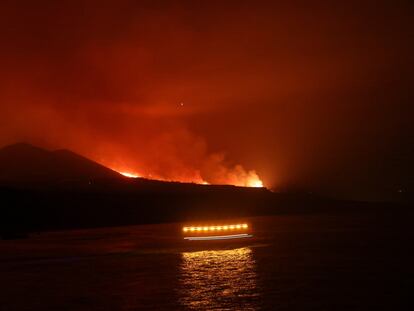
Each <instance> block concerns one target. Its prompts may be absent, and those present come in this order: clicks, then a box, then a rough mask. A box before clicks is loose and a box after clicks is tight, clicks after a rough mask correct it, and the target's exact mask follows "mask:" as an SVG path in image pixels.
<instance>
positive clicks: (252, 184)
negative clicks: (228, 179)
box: [247, 178, 263, 188]
mask: <svg viewBox="0 0 414 311" xmlns="http://www.w3.org/2000/svg"><path fill="white" fill-rule="evenodd" d="M247 187H253V188H263V182H262V181H261V180H260V179H255V178H253V179H251V180H249V181H248V182H247Z"/></svg>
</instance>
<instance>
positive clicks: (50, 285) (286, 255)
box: [0, 213, 413, 311]
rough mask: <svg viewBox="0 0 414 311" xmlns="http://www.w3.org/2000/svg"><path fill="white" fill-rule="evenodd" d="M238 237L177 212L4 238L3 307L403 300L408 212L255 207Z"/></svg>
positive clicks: (384, 303) (388, 305)
mask: <svg viewBox="0 0 414 311" xmlns="http://www.w3.org/2000/svg"><path fill="white" fill-rule="evenodd" d="M250 221H251V223H252V226H253V228H254V235H255V238H254V239H252V240H250V241H248V242H246V244H239V245H223V246H220V247H218V248H217V247H213V246H208V247H206V249H202V248H199V247H197V246H192V245H194V244H188V243H191V242H186V243H184V242H183V241H182V240H181V239H180V237H179V232H180V224H167V225H148V226H134V227H124V228H108V229H93V230H77V231H66V232H52V233H42V234H38V235H34V236H32V237H31V238H30V239H27V240H15V241H0V282H1V285H0V290H1V291H0V310H1V311H3V310H11V311H12V310H42V311H46V310H88V311H90V310H145V309H150V310H152V309H153V310H186V309H188V310H402V309H403V307H402V306H403V305H402V303H403V299H404V298H405V297H408V296H406V294H408V293H409V290H410V285H412V280H413V279H412V275H413V274H412V272H413V268H412V264H413V262H412V261H411V260H412V257H410V251H411V248H412V247H411V244H412V241H411V239H410V238H409V232H411V228H410V227H411V220H410V219H407V215H395V214H392V213H365V214H343V215H308V216H277V217H266V218H253V219H250Z"/></svg>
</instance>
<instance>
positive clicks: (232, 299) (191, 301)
mask: <svg viewBox="0 0 414 311" xmlns="http://www.w3.org/2000/svg"><path fill="white" fill-rule="evenodd" d="M180 269H181V282H180V284H181V288H180V289H179V293H180V296H181V299H180V302H181V304H182V305H183V306H184V307H186V308H188V309H191V310H214V309H219V310H223V309H224V310H255V309H256V307H257V301H258V298H259V297H258V295H259V294H258V290H257V284H256V283H257V275H256V271H255V261H254V258H253V256H252V250H251V248H249V247H244V248H238V249H231V250H209V251H200V252H186V253H182V263H181V266H180Z"/></svg>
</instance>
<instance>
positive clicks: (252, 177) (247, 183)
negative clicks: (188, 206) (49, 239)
mask: <svg viewBox="0 0 414 311" xmlns="http://www.w3.org/2000/svg"><path fill="white" fill-rule="evenodd" d="M114 170H115V171H117V172H118V173H119V174H121V175H123V176H125V177H128V178H139V177H143V178H148V179H154V180H160V181H166V182H188V183H195V184H199V185H234V186H238V187H252V188H263V187H264V185H263V182H262V181H261V180H260V178H259V176H258V175H257V174H256V172H254V171H252V172H249V174H244V176H237V177H236V178H234V176H232V177H230V178H228V179H222V180H220V181H218V182H216V183H214V182H208V181H205V180H204V179H202V178H201V177H200V178H194V179H188V178H186V179H180V178H178V179H165V178H162V177H161V176H151V175H149V176H146V175H141V174H138V173H136V172H135V171H133V170H120V169H118V170H116V169H114Z"/></svg>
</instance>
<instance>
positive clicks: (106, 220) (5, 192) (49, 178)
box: [0, 144, 396, 238]
mask: <svg viewBox="0 0 414 311" xmlns="http://www.w3.org/2000/svg"><path fill="white" fill-rule="evenodd" d="M0 200H1V203H0V213H1V214H0V237H3V238H4V237H18V236H21V235H22V233H25V232H32V231H42V230H60V229H69V228H89V227H102V226H119V225H131V224H142V223H159V222H170V221H189V220H191V221H200V220H207V219H224V218H240V217H248V216H256V215H269V214H281V213H317V212H332V211H334V212H338V211H340V212H345V211H346V212H349V211H367V210H368V211H369V210H370V209H371V208H375V209H378V208H389V204H374V203H362V202H349V201H334V200H330V199H326V198H321V197H317V196H313V195H308V194H307V195H303V194H301V195H298V194H295V193H273V192H271V191H269V190H267V189H266V188H244V187H234V186H220V185H196V184H186V183H174V182H162V181H155V180H147V179H143V178H137V179H135V178H127V177H124V176H122V175H120V174H118V173H117V172H115V171H113V170H110V169H109V168H106V167H104V166H102V165H100V164H98V163H96V162H93V161H91V160H89V159H86V158H84V157H82V156H80V155H78V154H75V153H73V152H71V151H68V150H58V151H47V150H44V149H41V148H38V147H34V146H31V145H28V144H15V145H11V146H7V147H4V148H2V149H0ZM392 207H394V209H395V207H396V206H394V205H393V206H392Z"/></svg>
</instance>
